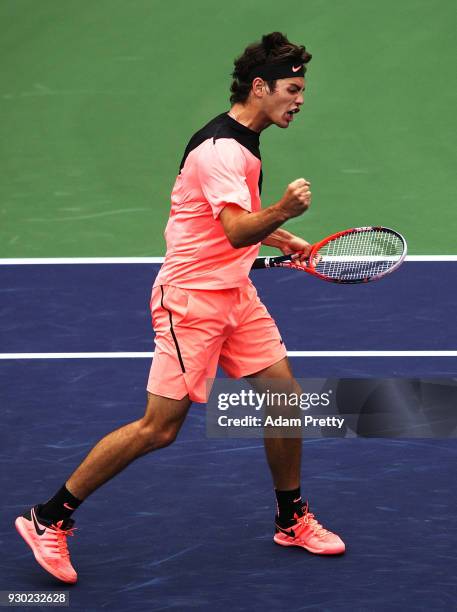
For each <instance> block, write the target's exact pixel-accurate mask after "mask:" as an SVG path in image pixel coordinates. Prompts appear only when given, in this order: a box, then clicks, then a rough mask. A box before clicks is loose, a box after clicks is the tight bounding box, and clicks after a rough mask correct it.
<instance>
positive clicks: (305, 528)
mask: <svg viewBox="0 0 457 612" xmlns="http://www.w3.org/2000/svg"><path fill="white" fill-rule="evenodd" d="M294 519H295V520H296V521H297V522H296V523H294V524H293V525H291V526H290V527H287V528H284V527H280V526H279V525H278V524H277V523H276V532H275V535H274V538H273V539H274V541H275V542H276V544H280V545H281V546H301V547H302V548H306V550H308V551H309V552H311V553H315V554H316V555H340V554H342V553H344V551H345V550H346V547H345V545H344V542H343V540H342V539H341V538H340V537H339V536H337V535H336V534H335V533H332V532H331V531H327V529H324V528H323V527H322V525H321V524H320V523H318V522H317V520H316V519H315V518H314V514H311V512H309V507H308V502H306V504H305V505H304V506H303V516H298V515H297V514H295V515H294Z"/></svg>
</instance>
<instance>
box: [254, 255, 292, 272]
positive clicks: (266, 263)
mask: <svg viewBox="0 0 457 612" xmlns="http://www.w3.org/2000/svg"><path fill="white" fill-rule="evenodd" d="M291 259H292V258H291V256H290V255H279V256H278V257H257V259H255V260H254V263H253V264H252V268H251V270H261V269H263V268H275V267H276V266H278V265H279V264H282V263H284V262H285V261H291Z"/></svg>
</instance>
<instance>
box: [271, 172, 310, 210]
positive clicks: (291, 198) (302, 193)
mask: <svg viewBox="0 0 457 612" xmlns="http://www.w3.org/2000/svg"><path fill="white" fill-rule="evenodd" d="M310 187H311V183H310V182H309V181H307V180H305V179H304V178H299V179H296V180H295V181H292V183H290V184H289V185H288V186H287V189H286V191H285V193H284V195H283V197H282V198H281V200H280V201H279V202H278V204H279V207H280V208H281V209H282V210H283V212H284V213H285V214H286V215H287V217H288V218H289V219H290V218H292V217H298V216H299V215H302V214H303V213H304V212H306V211H307V210H308V208H309V206H310V204H311V191H310Z"/></svg>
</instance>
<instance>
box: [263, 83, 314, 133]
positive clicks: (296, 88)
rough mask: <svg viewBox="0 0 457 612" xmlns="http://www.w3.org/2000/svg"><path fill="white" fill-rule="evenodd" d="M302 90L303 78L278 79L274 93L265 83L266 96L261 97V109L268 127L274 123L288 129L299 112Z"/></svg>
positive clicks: (303, 85)
mask: <svg viewBox="0 0 457 612" xmlns="http://www.w3.org/2000/svg"><path fill="white" fill-rule="evenodd" d="M304 90H305V79H304V78H303V77H292V78H289V79H278V80H277V81H276V88H275V90H274V91H270V90H269V88H268V84H267V83H265V94H266V95H263V96H262V99H261V108H262V111H263V113H264V114H265V118H266V119H268V123H269V125H271V124H272V123H274V124H275V125H277V126H278V127H281V128H287V127H289V124H290V123H291V121H293V118H294V115H295V114H296V113H298V112H300V107H301V105H302V104H303V94H304Z"/></svg>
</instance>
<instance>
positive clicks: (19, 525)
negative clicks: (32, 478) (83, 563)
mask: <svg viewBox="0 0 457 612" xmlns="http://www.w3.org/2000/svg"><path fill="white" fill-rule="evenodd" d="M23 521H24V519H23V518H22V517H19V518H17V519H16V520H15V522H14V526H15V527H16V530H17V532H18V533H19V535H20V536H21V537H22V538H23V539H24V541H25V542H26V544H27V545H28V546H29V547H30V548H31V550H32V552H33V556H34V557H35V560H36V562H37V563H38V564H39V565H41V567H42V568H43V569H44V570H46V571H47V572H49V574H51V575H52V576H54V578H57V579H58V580H61V581H62V582H65V583H67V584H74V583H75V582H76V581H77V579H78V577H76V578H74V579H68V578H62V577H61V576H59V575H57V574H56V573H55V569H54V568H53V567H51V566H50V565H49V564H48V563H46V561H45V560H44V559H43V558H42V557H41V556H40V555H39V554H38V553H37V551H36V550H35V547H34V545H33V542H32V540H31V539H30V537H29V534H28V531H27V529H26V528H25V527H24V526H23V525H22V523H23Z"/></svg>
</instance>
